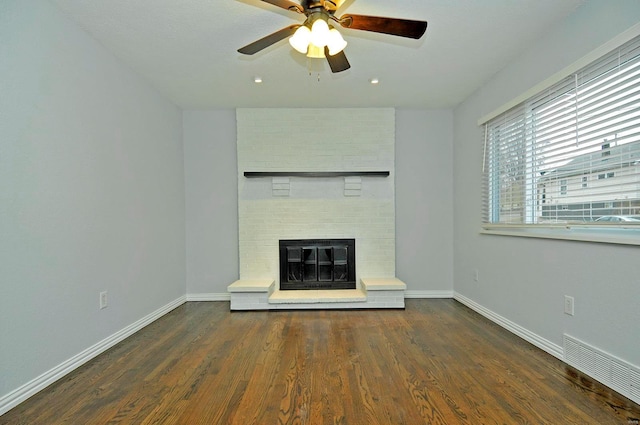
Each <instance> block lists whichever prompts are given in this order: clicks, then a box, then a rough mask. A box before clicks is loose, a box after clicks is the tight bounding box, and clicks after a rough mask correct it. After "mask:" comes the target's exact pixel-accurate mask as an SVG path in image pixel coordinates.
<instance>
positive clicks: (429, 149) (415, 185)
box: [396, 109, 453, 294]
mask: <svg viewBox="0 0 640 425" xmlns="http://www.w3.org/2000/svg"><path fill="white" fill-rule="evenodd" d="M452 141H453V113H452V111H450V110H402V109H400V110H396V275H397V277H398V278H399V279H401V280H402V281H404V282H405V283H406V284H407V290H408V291H409V294H411V291H431V292H433V291H437V292H444V293H447V292H448V293H451V291H452V289H453V142H452Z"/></svg>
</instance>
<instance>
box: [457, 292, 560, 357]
mask: <svg viewBox="0 0 640 425" xmlns="http://www.w3.org/2000/svg"><path fill="white" fill-rule="evenodd" d="M453 298H454V299H455V300H456V301H458V302H460V303H462V304H464V305H466V306H467V307H469V308H470V309H471V310H473V311H475V312H477V313H479V314H481V315H483V316H484V317H486V318H487V319H489V320H491V321H492V322H495V323H497V324H498V325H500V326H502V327H503V328H505V329H506V330H508V331H509V332H511V333H514V334H516V335H518V336H519V337H520V338H522V339H524V340H525V341H527V342H530V343H531V344H533V345H535V346H536V347H538V348H539V349H541V350H543V351H546V352H547V353H549V354H551V355H552V356H554V357H556V358H558V359H560V360H563V361H564V349H563V348H562V347H561V346H560V345H558V344H554V343H553V342H551V341H549V340H547V339H545V338H543V337H541V336H540V335H537V334H535V333H533V332H531V331H530V330H528V329H526V328H523V327H522V326H520V325H518V324H517V323H514V322H512V321H511V320H509V319H506V318H504V317H502V316H500V315H499V314H496V313H494V312H493V311H491V310H489V309H488V308H486V307H484V306H482V305H480V304H478V303H476V302H475V301H473V300H471V299H469V298H467V297H465V296H464V295H461V294H459V293H457V292H455V293H454V296H453Z"/></svg>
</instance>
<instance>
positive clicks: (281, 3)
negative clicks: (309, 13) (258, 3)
mask: <svg viewBox="0 0 640 425" xmlns="http://www.w3.org/2000/svg"><path fill="white" fill-rule="evenodd" d="M262 1H263V2H265V3H270V4H272V5H274V6H278V7H281V8H283V9H286V10H291V11H293V12H298V13H304V8H303V7H302V6H301V5H300V4H299V3H295V2H293V1H291V0H262Z"/></svg>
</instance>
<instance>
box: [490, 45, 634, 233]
mask: <svg viewBox="0 0 640 425" xmlns="http://www.w3.org/2000/svg"><path fill="white" fill-rule="evenodd" d="M483 124H484V137H483V146H484V162H483V172H484V187H483V223H485V227H490V226H492V225H505V224H506V225H516V226H518V225H536V226H540V227H544V226H548V225H556V224H563V225H564V224H580V225H586V224H594V225H602V223H603V222H605V220H599V221H597V220H598V219H599V218H601V217H609V216H615V217H622V218H621V219H620V221H617V223H618V224H621V223H624V224H625V225H628V224H629V223H632V224H633V223H638V224H640V221H634V218H635V219H638V218H640V37H636V38H635V39H632V40H631V41H629V42H627V43H625V44H623V45H622V46H621V47H619V48H617V49H616V50H615V51H613V52H610V53H609V54H606V55H605V56H603V57H601V58H600V59H598V60H596V61H595V62H592V63H591V64H589V65H587V66H586V67H584V68H582V69H580V70H579V71H577V72H575V73H573V74H572V75H569V76H568V77H566V78H564V79H562V80H560V81H559V82H558V83H556V84H554V85H553V86H551V87H549V88H548V89H546V90H544V91H543V92H541V93H538V94H536V95H534V96H532V97H530V98H529V99H527V100H525V101H524V102H522V103H520V104H518V105H516V106H514V107H512V108H511V109H509V110H508V111H506V112H504V113H502V114H500V115H498V116H496V117H494V118H492V119H491V120H489V121H486V122H485V123H483ZM614 177H615V178H614ZM588 182H589V183H588ZM607 222H611V221H610V220H609V221H607Z"/></svg>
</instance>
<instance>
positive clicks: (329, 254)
mask: <svg viewBox="0 0 640 425" xmlns="http://www.w3.org/2000/svg"><path fill="white" fill-rule="evenodd" d="M355 287H356V244H355V239H294V240H281V241H280V290H296V289H298V290H299V289H355Z"/></svg>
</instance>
